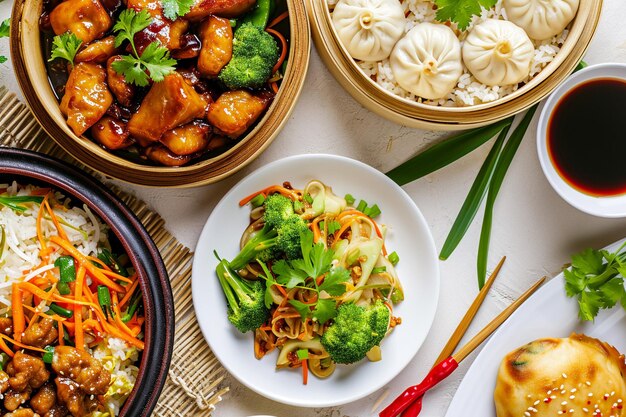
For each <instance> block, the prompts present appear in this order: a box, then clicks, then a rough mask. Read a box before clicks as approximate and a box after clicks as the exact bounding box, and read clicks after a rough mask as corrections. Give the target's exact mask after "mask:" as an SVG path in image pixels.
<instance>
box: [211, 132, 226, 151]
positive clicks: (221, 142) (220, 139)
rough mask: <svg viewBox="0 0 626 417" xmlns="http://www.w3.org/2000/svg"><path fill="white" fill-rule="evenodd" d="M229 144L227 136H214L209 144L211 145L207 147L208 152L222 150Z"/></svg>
mask: <svg viewBox="0 0 626 417" xmlns="http://www.w3.org/2000/svg"><path fill="white" fill-rule="evenodd" d="M228 142H229V139H228V138H227V137H226V136H217V135H213V137H212V138H211V141H210V142H209V145H208V146H207V148H206V150H207V151H214V150H216V149H219V148H222V147H224V146H226V144H227V143H228Z"/></svg>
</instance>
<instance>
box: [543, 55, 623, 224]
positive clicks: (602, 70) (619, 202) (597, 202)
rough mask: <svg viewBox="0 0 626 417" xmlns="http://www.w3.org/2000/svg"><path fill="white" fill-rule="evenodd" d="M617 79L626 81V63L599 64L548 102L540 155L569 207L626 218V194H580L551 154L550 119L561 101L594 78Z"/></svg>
mask: <svg viewBox="0 0 626 417" xmlns="http://www.w3.org/2000/svg"><path fill="white" fill-rule="evenodd" d="M606 78H615V79H620V80H624V81H626V64H617V63H611V64H598V65H592V66H589V67H587V68H585V69H583V70H581V71H579V72H577V73H576V74H573V75H572V76H570V77H569V78H568V79H567V80H565V82H564V83H563V84H561V85H560V86H559V87H558V88H557V89H556V90H554V92H553V93H552V95H550V97H549V98H548V100H547V101H546V102H545V103H544V106H543V109H542V111H541V117H540V118H539V126H538V128H537V153H538V154H539V162H540V163H541V168H542V169H543V172H544V174H545V175H546V177H547V178H548V181H549V182H550V185H552V188H554V189H555V191H556V192H557V193H558V194H559V195H560V196H561V197H562V198H563V199H564V200H565V201H567V202H568V203H569V204H571V205H572V206H574V207H576V208H577V209H579V210H581V211H583V212H585V213H588V214H592V215H594V216H599V217H611V218H616V217H626V194H623V195H618V196H610V197H596V196H592V195H588V194H585V193H583V192H581V191H578V190H577V189H575V188H574V187H572V186H571V185H570V184H568V183H567V182H566V181H565V180H564V179H563V178H562V177H561V175H560V174H559V173H558V171H557V170H556V168H555V166H554V164H553V162H552V159H551V158H550V155H549V152H548V143H547V137H548V124H549V121H550V116H551V115H552V112H553V111H554V109H555V107H556V105H557V104H558V103H559V101H560V100H561V98H562V97H563V96H565V95H566V94H567V93H568V92H570V91H571V90H572V89H574V88H575V87H576V86H578V85H580V84H582V83H585V82H587V81H589V80H593V79H606Z"/></svg>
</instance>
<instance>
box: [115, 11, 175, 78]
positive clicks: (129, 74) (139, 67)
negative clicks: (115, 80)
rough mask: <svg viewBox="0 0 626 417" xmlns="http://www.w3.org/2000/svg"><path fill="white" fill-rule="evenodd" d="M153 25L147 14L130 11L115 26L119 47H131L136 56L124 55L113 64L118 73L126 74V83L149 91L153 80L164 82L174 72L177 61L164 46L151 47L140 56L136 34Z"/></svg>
mask: <svg viewBox="0 0 626 417" xmlns="http://www.w3.org/2000/svg"><path fill="white" fill-rule="evenodd" d="M151 22H152V16H150V13H148V12H147V11H146V10H142V11H140V12H139V13H137V12H136V11H135V10H133V9H126V10H124V11H123V12H122V13H120V16H119V18H118V20H117V23H116V24H115V26H113V32H116V35H115V46H116V47H120V45H122V43H124V42H125V41H128V42H129V43H130V46H131V49H132V54H131V55H123V56H122V59H120V60H118V61H115V62H113V64H112V67H113V69H114V70H115V72H117V73H119V74H122V75H123V76H124V78H125V79H126V81H127V82H128V83H130V84H135V85H138V86H140V87H145V86H147V85H148V84H149V80H150V79H151V80H152V81H154V82H160V81H163V79H164V78H165V76H166V75H168V74H170V73H172V72H174V70H175V68H174V66H175V65H176V60H175V59H173V58H171V57H170V52H169V50H168V49H167V48H166V47H164V46H163V45H161V43H160V42H158V41H154V42H152V43H150V44H149V45H148V46H147V47H146V48H145V49H144V50H143V52H142V53H141V55H139V53H138V52H137V48H136V47H135V34H137V33H139V32H141V31H142V30H144V29H145V28H147V27H148V26H149V25H150V23H151Z"/></svg>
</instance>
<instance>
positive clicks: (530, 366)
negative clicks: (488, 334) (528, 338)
mask: <svg viewBox="0 0 626 417" xmlns="http://www.w3.org/2000/svg"><path fill="white" fill-rule="evenodd" d="M624 375H626V365H625V364H624V356H623V355H620V353H619V352H618V351H617V350H616V349H615V348H614V347H613V346H611V345H609V344H607V343H604V342H601V341H599V340H597V339H593V338H591V337H587V336H585V335H578V334H572V335H571V336H570V337H568V338H564V339H539V340H535V341H534V342H531V343H529V344H527V345H525V346H522V347H520V348H518V349H516V350H514V351H513V352H510V353H509V354H508V355H506V356H505V357H504V359H503V360H502V363H501V364H500V370H499V371H498V380H497V383H496V389H495V392H494V400H495V405H496V412H497V416H498V417H544V416H556V417H558V416H561V415H562V416H564V417H585V416H586V417H592V416H593V417H622V416H626V412H625V411H624V404H623V401H624V400H626V382H625V379H624Z"/></svg>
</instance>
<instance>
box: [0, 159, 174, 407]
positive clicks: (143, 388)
mask: <svg viewBox="0 0 626 417" xmlns="http://www.w3.org/2000/svg"><path fill="white" fill-rule="evenodd" d="M0 176H3V177H8V176H15V177H21V178H26V179H29V180H32V181H34V182H37V183H47V184H49V185H51V186H52V187H54V188H55V189H58V190H59V191H61V192H63V193H64V194H65V195H67V196H68V197H73V198H75V199H77V200H79V201H81V202H83V203H84V204H86V205H87V206H88V207H89V209H90V210H92V211H93V212H94V213H95V214H97V215H98V216H99V217H100V218H101V219H102V220H103V221H104V222H105V223H106V224H108V225H109V226H110V228H111V232H112V233H114V234H115V235H116V236H117V238H118V240H119V241H120V242H121V244H122V246H123V247H124V249H125V250H126V253H127V254H128V256H129V258H130V259H131V262H132V263H133V265H134V267H135V268H136V270H137V272H138V274H139V279H141V281H140V286H141V289H142V293H143V299H144V309H145V313H146V321H145V324H144V334H145V336H144V339H145V342H146V345H145V349H144V351H143V354H142V359H141V364H140V366H139V375H138V377H137V381H136V383H135V387H134V388H133V391H132V392H131V394H130V396H129V398H128V400H127V401H126V403H125V405H124V406H123V407H122V409H121V410H120V414H119V415H120V416H124V417H131V416H132V417H135V416H137V417H139V416H142V417H143V416H146V417H147V416H149V415H150V414H151V413H152V410H153V409H154V407H155V405H156V403H157V401H158V398H159V395H160V393H161V390H162V389H163V385H164V384H165V381H166V379H167V374H168V369H169V365H170V361H171V357H172V350H173V346H174V299H173V296H172V289H171V286H170V281H169V278H168V274H167V270H166V268H165V265H164V263H163V260H162V258H161V255H160V253H159V251H158V249H157V247H156V245H155V244H154V242H153V241H152V238H151V237H150V235H149V234H148V232H147V231H146V230H145V228H144V227H143V225H142V224H141V222H140V221H139V219H138V218H137V217H136V216H135V215H134V213H132V212H131V210H130V209H129V208H128V207H127V206H126V205H125V204H124V203H123V202H122V201H121V200H120V199H119V198H118V197H117V196H115V195H114V194H113V193H112V192H111V191H109V190H108V189H106V188H105V186H104V185H103V184H102V183H101V182H99V181H97V180H95V179H94V178H92V177H90V176H88V175H87V174H85V173H84V172H82V171H80V170H79V169H77V168H75V167H73V166H71V165H70V163H68V162H65V161H61V160H58V159H55V158H52V157H50V156H47V155H43V154H40V153H37V152H33V151H27V150H23V149H15V148H3V147H0Z"/></svg>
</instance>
